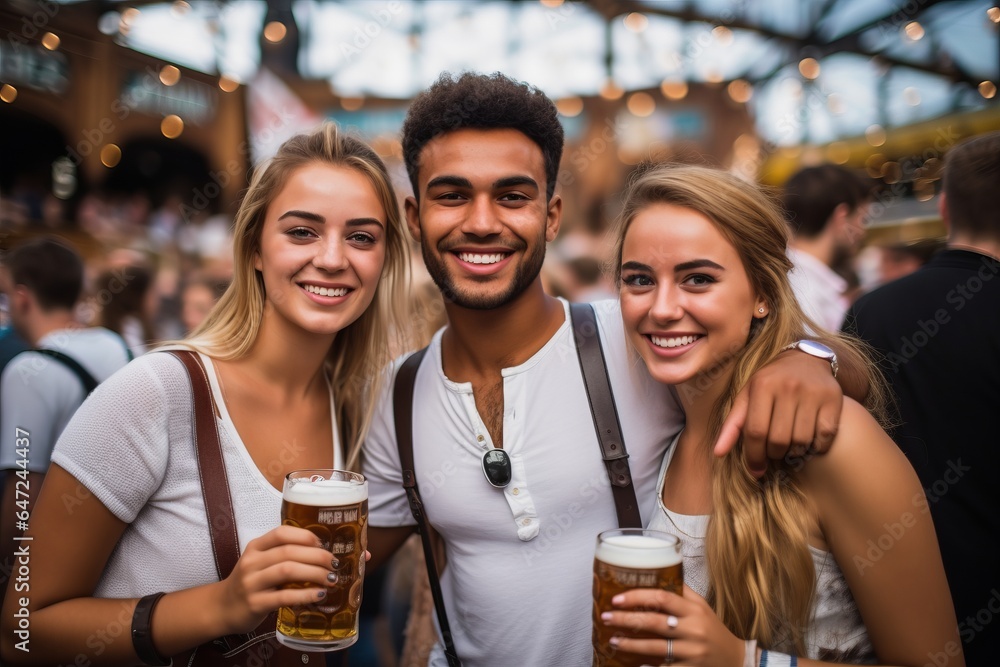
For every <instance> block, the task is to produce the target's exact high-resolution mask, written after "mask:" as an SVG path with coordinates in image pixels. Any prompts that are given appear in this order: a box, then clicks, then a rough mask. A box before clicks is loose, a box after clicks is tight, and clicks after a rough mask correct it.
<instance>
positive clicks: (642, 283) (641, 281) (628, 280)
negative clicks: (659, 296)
mask: <svg viewBox="0 0 1000 667" xmlns="http://www.w3.org/2000/svg"><path fill="white" fill-rule="evenodd" d="M622 282H623V283H625V284H626V285H629V286H631V287H648V286H649V285H652V284H653V279H652V278H650V277H649V276H644V275H642V274H634V275H631V276H625V277H624V278H622Z"/></svg>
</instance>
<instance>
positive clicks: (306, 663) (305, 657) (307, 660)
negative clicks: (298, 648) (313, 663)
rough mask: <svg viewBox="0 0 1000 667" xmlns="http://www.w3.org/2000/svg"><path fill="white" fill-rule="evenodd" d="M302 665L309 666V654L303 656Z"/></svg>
mask: <svg viewBox="0 0 1000 667" xmlns="http://www.w3.org/2000/svg"><path fill="white" fill-rule="evenodd" d="M302 664H303V665H308V664H309V654H308V653H303V654H302Z"/></svg>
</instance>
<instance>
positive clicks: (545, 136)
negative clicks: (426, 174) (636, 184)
mask: <svg viewBox="0 0 1000 667" xmlns="http://www.w3.org/2000/svg"><path fill="white" fill-rule="evenodd" d="M463 128H473V129H482V130H492V129H501V128H511V129H514V130H518V131H519V132H521V133H523V134H524V135H525V136H527V137H528V138H529V139H531V140H532V141H533V142H535V143H536V144H538V147H539V148H541V149H542V156H543V157H544V158H545V180H546V199H547V200H548V199H551V198H552V193H553V191H554V190H555V187H556V177H557V176H558V174H559V160H560V158H561V157H562V150H563V128H562V125H561V124H560V123H559V118H558V115H557V112H556V107H555V104H553V103H552V100H550V99H549V98H548V97H546V96H545V94H544V93H543V92H542V91H540V90H538V89H537V88H535V87H534V86H531V85H528V84H526V83H521V82H518V81H514V80H513V79H511V78H509V77H507V76H505V75H503V74H501V73H500V72H494V73H493V74H476V73H472V72H465V73H463V74H462V75H460V76H459V77H458V78H457V79H456V78H455V77H454V75H452V74H451V73H450V72H444V73H442V74H441V76H440V77H438V80H437V81H435V82H434V84H433V85H432V86H431V87H430V88H428V89H427V90H425V91H424V92H422V93H420V94H419V95H417V97H416V98H415V99H414V100H413V103H412V104H411V105H410V109H409V111H408V112H407V114H406V121H405V122H404V123H403V159H404V160H405V162H406V171H407V173H408V174H409V176H410V183H411V184H412V186H413V194H414V196H415V197H417V198H418V199H419V198H420V191H419V189H418V187H417V171H418V170H419V168H420V153H421V151H423V149H424V146H425V145H426V144H427V142H429V141H430V140H432V139H434V138H435V137H439V136H441V135H443V134H447V133H448V132H454V131H455V130H461V129H463Z"/></svg>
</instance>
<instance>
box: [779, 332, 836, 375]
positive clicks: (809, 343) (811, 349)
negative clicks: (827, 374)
mask: <svg viewBox="0 0 1000 667" xmlns="http://www.w3.org/2000/svg"><path fill="white" fill-rule="evenodd" d="M785 350H800V351H802V352H805V353H806V354H811V355H812V356H814V357H819V358H820V359H826V360H827V361H829V362H830V370H832V371H833V377H837V370H838V369H839V368H840V364H838V363H837V353H836V352H834V351H833V350H831V349H830V348H828V347H827V346H826V345H823V343H817V342H816V341H814V340H797V341H795V342H794V343H789V344H788V345H786V346H785V347H783V348H781V351H782V352H784V351H785Z"/></svg>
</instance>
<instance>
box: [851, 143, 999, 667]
mask: <svg viewBox="0 0 1000 667" xmlns="http://www.w3.org/2000/svg"><path fill="white" fill-rule="evenodd" d="M998 182H1000V132H993V133H990V134H986V135H983V136H980V137H975V138H973V139H971V140H969V141H966V142H965V143H962V144H959V145H958V146H955V147H954V148H952V149H951V151H949V152H948V154H947V156H946V157H945V172H944V190H943V192H942V194H941V197H940V199H939V200H938V205H939V210H940V212H941V217H942V218H943V219H944V221H945V224H946V225H947V227H948V246H947V249H946V250H944V251H942V252H940V253H938V254H937V255H935V256H934V257H932V258H931V259H930V261H929V262H928V263H927V265H926V266H924V267H922V268H920V269H918V270H917V271H916V272H914V273H912V274H910V275H908V276H905V277H903V278H900V279H899V280H897V281H895V282H892V283H889V284H888V285H885V286H883V287H881V288H879V289H877V290H875V291H874V292H872V293H871V294H868V295H866V296H863V297H861V298H860V299H859V300H858V302H857V303H856V304H855V305H854V307H853V308H852V309H851V311H850V312H849V313H848V316H847V321H846V323H845V327H844V328H845V329H846V330H847V331H849V332H851V333H856V334H858V335H860V336H861V337H862V338H864V339H865V340H867V341H868V342H869V343H870V344H871V345H872V346H873V347H874V348H875V349H876V350H878V352H880V353H881V355H882V356H883V358H884V362H883V364H882V367H883V368H882V370H883V372H884V373H885V375H886V378H887V379H888V380H889V383H890V384H891V385H892V388H893V391H894V393H895V395H896V399H897V400H896V403H897V406H898V407H899V413H900V414H899V417H900V420H899V421H900V426H899V427H898V428H897V429H896V430H895V431H894V433H893V436H894V439H895V440H896V444H898V445H899V447H900V449H902V450H903V453H905V454H906V456H907V458H909V459H910V463H912V464H913V467H914V468H915V469H916V471H917V474H918V475H919V476H920V481H921V483H922V484H923V486H924V489H926V495H927V498H926V500H924V498H923V497H921V498H918V499H914V505H915V506H914V512H924V513H926V512H928V511H929V512H930V513H931V516H932V517H933V518H934V525H935V528H936V529H937V534H938V542H939V544H940V546H941V556H942V558H943V559H944V567H945V572H946V573H947V575H948V583H949V585H950V586H951V595H952V599H953V601H954V603H955V611H956V615H957V616H958V623H959V629H960V631H961V636H962V641H963V643H964V649H965V660H966V662H967V663H968V664H969V665H988V664H995V661H996V659H997V656H998V655H1000V623H996V622H992V623H991V622H990V621H991V620H993V619H995V618H996V615H997V614H998V613H1000V568H998V567H997V553H998V552H1000V487H998V486H997V483H996V473H997V471H998V470H1000V449H998V448H997V446H996V443H997V416H996V412H997V407H998V406H1000V217H998V216H997V206H996V186H997V183H998ZM942 650H947V649H946V647H942ZM948 655H953V653H949V654H948ZM945 657H947V656H945ZM937 664H944V663H942V662H938V663H937Z"/></svg>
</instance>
